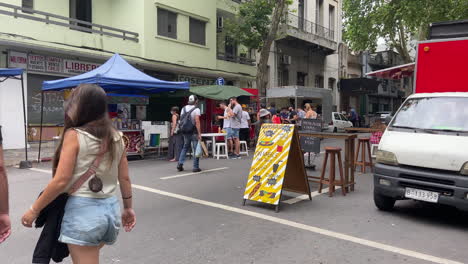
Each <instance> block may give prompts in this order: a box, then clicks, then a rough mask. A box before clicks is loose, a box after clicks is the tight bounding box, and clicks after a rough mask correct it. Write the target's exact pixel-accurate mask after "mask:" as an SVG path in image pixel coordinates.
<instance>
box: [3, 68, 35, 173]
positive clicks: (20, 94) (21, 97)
mask: <svg viewBox="0 0 468 264" xmlns="http://www.w3.org/2000/svg"><path fill="white" fill-rule="evenodd" d="M7 80H17V81H20V82H21V86H20V87H19V89H8V90H4V89H1V91H0V114H1V116H0V125H1V124H3V125H4V129H5V130H4V131H3V132H4V134H3V135H4V136H5V138H6V139H7V140H5V145H4V147H5V149H15V148H24V154H25V160H24V161H21V163H20V168H31V166H32V165H31V162H29V161H28V134H27V131H28V126H27V119H26V102H25V101H26V100H25V94H24V81H23V69H19V68H10V69H0V83H1V84H2V85H3V84H6V82H7ZM15 86H16V85H15ZM20 89H21V90H20ZM21 101H22V106H23V107H22V108H21V111H18V108H17V107H16V106H17V105H18V103H19V102H21ZM18 119H23V124H21V123H19V122H18ZM0 128H1V126H0ZM18 132H21V133H18ZM23 140H24V141H23ZM23 143H24V145H23Z"/></svg>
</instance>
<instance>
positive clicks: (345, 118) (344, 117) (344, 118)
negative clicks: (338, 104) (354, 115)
mask: <svg viewBox="0 0 468 264" xmlns="http://www.w3.org/2000/svg"><path fill="white" fill-rule="evenodd" d="M340 117H341V120H343V121H349V120H348V118H347V117H346V116H344V115H342V114H340Z"/></svg>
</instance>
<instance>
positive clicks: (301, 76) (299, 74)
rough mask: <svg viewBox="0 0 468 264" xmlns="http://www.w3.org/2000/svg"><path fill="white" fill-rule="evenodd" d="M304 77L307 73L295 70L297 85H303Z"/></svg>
mask: <svg viewBox="0 0 468 264" xmlns="http://www.w3.org/2000/svg"><path fill="white" fill-rule="evenodd" d="M306 77H307V73H303V72H297V85H299V86H305V80H306Z"/></svg>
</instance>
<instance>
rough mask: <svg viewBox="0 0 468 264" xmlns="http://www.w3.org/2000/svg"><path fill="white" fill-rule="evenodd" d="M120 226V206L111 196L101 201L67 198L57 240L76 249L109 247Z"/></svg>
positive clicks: (76, 197) (113, 241) (115, 237)
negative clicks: (75, 246) (80, 247)
mask: <svg viewBox="0 0 468 264" xmlns="http://www.w3.org/2000/svg"><path fill="white" fill-rule="evenodd" d="M120 226H121V215H120V204H119V201H118V199H117V198H116V197H115V196H113V197H109V198H104V199H98V198H87V197H79V196H70V197H69V198H68V201H67V205H66V206H65V214H64V216H63V220H62V228H61V231H60V237H59V241H60V242H62V243H65V244H73V245H78V246H99V245H100V244H102V243H104V244H107V245H112V244H114V243H115V242H116V240H117V236H118V234H119V230H120Z"/></svg>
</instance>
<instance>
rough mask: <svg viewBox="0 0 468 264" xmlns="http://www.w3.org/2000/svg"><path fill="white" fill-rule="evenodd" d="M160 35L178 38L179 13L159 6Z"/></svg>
mask: <svg viewBox="0 0 468 264" xmlns="http://www.w3.org/2000/svg"><path fill="white" fill-rule="evenodd" d="M158 35H159V36H164V37H168V38H173V39H177V14H176V13H174V12H171V11H168V10H165V9H161V8H158Z"/></svg>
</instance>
